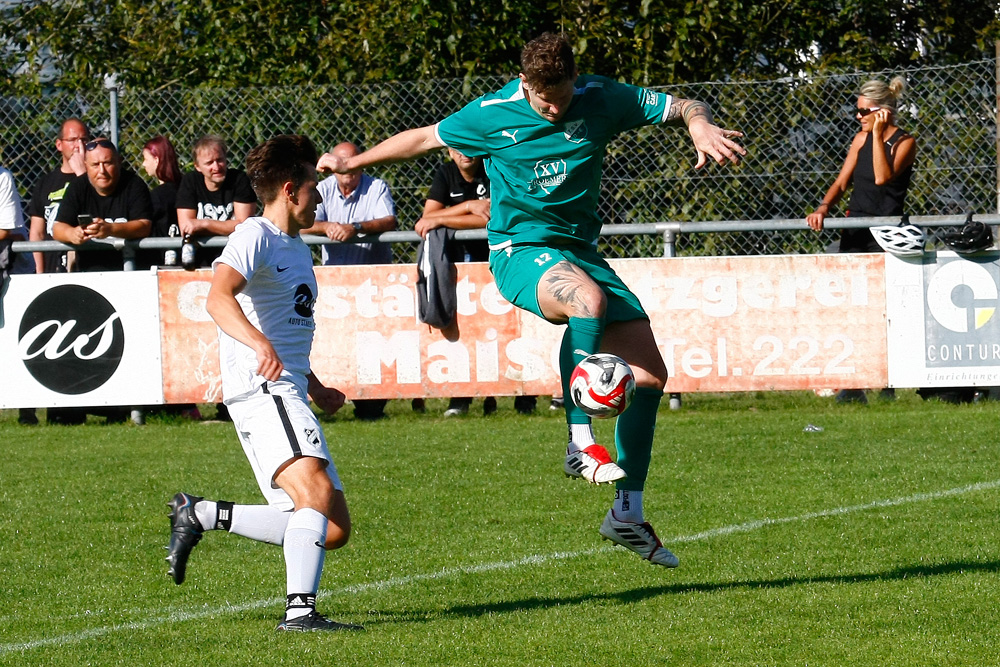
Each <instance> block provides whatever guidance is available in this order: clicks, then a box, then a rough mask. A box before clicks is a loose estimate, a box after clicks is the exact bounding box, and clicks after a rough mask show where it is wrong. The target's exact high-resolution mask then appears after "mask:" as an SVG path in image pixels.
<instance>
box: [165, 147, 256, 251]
mask: <svg viewBox="0 0 1000 667" xmlns="http://www.w3.org/2000/svg"><path fill="white" fill-rule="evenodd" d="M192 157H193V158H194V169H195V170H194V171H192V172H190V173H187V174H185V175H184V178H183V179H181V184H180V187H179V188H178V189H177V224H178V225H179V226H180V230H181V234H182V235H184V234H190V235H191V236H229V235H230V234H231V233H232V232H233V230H234V229H235V228H236V225H238V224H239V223H241V222H243V221H244V220H246V219H247V218H249V217H250V216H251V215H254V214H255V213H256V212H257V195H255V194H254V191H253V188H252V187H250V179H249V178H248V177H247V175H246V172H243V171H240V170H238V169H229V151H228V149H227V147H226V142H225V141H223V140H222V138H221V137H217V136H214V135H208V136H205V137H202V138H201V139H199V140H198V142H197V143H196V144H195V145H194V150H193V155H192ZM221 252H222V248H217V249H214V250H212V251H205V252H201V253H200V254H199V259H198V265H199V266H211V265H212V260H214V259H215V258H216V257H218V256H219V254H220V253H221Z"/></svg>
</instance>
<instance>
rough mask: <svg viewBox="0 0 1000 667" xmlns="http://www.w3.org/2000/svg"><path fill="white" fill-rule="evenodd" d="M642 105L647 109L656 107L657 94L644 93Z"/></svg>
mask: <svg viewBox="0 0 1000 667" xmlns="http://www.w3.org/2000/svg"><path fill="white" fill-rule="evenodd" d="M642 103H643V104H644V105H646V106H647V107H655V106H656V93H654V92H653V91H652V90H647V91H644V95H643V100H642Z"/></svg>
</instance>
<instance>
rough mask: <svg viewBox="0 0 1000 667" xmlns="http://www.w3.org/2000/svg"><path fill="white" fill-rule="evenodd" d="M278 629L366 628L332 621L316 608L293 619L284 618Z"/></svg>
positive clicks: (290, 630)
mask: <svg viewBox="0 0 1000 667" xmlns="http://www.w3.org/2000/svg"><path fill="white" fill-rule="evenodd" d="M277 629H278V630H281V631H285V632H334V631H337V630H364V628H363V627H362V626H360V625H352V624H350V623H338V622H337V621H331V620H330V619H328V618H327V617H326V616H323V615H322V614H320V613H319V612H318V611H316V610H315V609H313V610H312V611H311V612H309V613H308V614H306V615H305V616H299V617H298V618H293V619H292V620H288V619H283V620H282V621H281V623H278V627H277Z"/></svg>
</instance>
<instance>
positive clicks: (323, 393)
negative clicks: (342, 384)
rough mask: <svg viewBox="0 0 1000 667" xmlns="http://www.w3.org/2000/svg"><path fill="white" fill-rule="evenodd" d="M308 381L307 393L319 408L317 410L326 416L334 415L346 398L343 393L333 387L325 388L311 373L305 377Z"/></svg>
mask: <svg viewBox="0 0 1000 667" xmlns="http://www.w3.org/2000/svg"><path fill="white" fill-rule="evenodd" d="M306 379H307V380H308V383H309V384H308V387H307V391H308V392H309V396H310V397H311V398H312V400H313V402H314V403H316V405H318V406H319V409H320V410H322V411H323V412H325V413H327V414H331V415H332V414H334V413H335V412H337V410H339V409H340V408H342V407H344V400H345V399H346V398H347V397H346V396H344V393H343V392H341V391H340V390H338V389H334V388H333V387H327V386H326V385H324V384H323V383H322V382H320V381H319V378H317V377H316V376H315V375H313V374H312V373H309V375H307V376H306Z"/></svg>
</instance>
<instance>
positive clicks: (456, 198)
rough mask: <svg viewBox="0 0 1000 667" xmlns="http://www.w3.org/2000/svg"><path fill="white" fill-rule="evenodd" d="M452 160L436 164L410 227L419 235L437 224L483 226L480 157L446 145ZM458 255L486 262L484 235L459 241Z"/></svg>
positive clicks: (485, 182) (486, 184) (486, 186)
mask: <svg viewBox="0 0 1000 667" xmlns="http://www.w3.org/2000/svg"><path fill="white" fill-rule="evenodd" d="M448 154H449V155H450V156H451V159H452V161H451V162H446V163H445V164H443V165H441V166H440V167H438V169H437V171H436V172H435V173H434V180H433V181H431V190H430V192H429V193H428V195H427V201H426V202H425V203H424V214H423V216H422V217H421V218H420V220H418V221H417V225H416V227H415V228H414V229H415V230H416V232H417V233H418V234H420V236H421V237H425V236H427V232H429V231H430V230H432V229H436V228H438V227H448V228H450V229H484V228H485V227H486V223H487V222H489V219H490V179H489V177H488V176H487V175H486V169H485V168H484V167H483V159H482V158H469V157H465V156H464V155H462V154H461V153H459V152H458V151H456V150H455V149H454V148H449V149H448ZM458 250H459V252H458V253H456V255H457V256H458V257H461V258H463V260H464V261H466V262H488V261H489V260H490V249H489V245H488V244H487V242H486V240H485V239H482V240H479V241H462V242H460V248H459V249H458Z"/></svg>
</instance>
